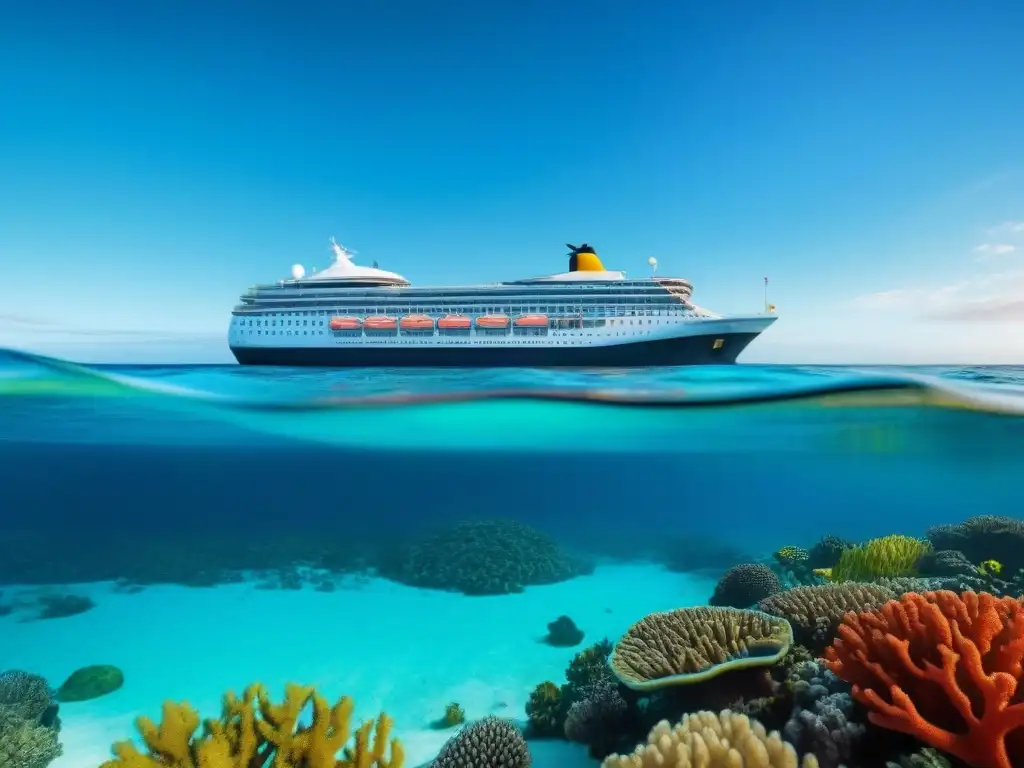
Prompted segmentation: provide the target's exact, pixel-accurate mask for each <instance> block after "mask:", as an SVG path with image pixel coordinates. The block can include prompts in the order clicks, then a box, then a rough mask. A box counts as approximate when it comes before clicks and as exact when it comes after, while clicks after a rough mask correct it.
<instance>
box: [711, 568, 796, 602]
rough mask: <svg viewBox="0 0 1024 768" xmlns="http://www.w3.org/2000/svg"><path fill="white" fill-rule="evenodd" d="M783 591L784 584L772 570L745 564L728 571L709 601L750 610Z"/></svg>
mask: <svg viewBox="0 0 1024 768" xmlns="http://www.w3.org/2000/svg"><path fill="white" fill-rule="evenodd" d="M781 591H782V582H781V581H779V577H778V576H777V575H776V574H775V571H773V570H772V569H771V568H769V567H768V566H767V565H761V564H759V563H743V564H741V565H735V566H733V567H732V568H730V569H729V570H728V571H726V572H725V573H724V574H723V575H722V578H721V579H719V580H718V584H717V585H716V586H715V592H714V594H713V595H712V596H711V599H710V600H709V601H708V602H709V603H710V604H711V605H725V606H731V607H733V608H749V607H750V606H752V605H754V604H755V603H756V602H757V601H758V600H760V599H762V598H765V597H768V595H774V594H776V593H777V592H781Z"/></svg>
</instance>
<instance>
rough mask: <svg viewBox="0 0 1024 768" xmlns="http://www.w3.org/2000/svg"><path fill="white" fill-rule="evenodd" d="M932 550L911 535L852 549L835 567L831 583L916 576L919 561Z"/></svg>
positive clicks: (929, 546)
mask: <svg viewBox="0 0 1024 768" xmlns="http://www.w3.org/2000/svg"><path fill="white" fill-rule="evenodd" d="M929 551H931V544H929V543H928V542H927V541H922V540H921V539H915V538H912V537H910V536H900V535H891V536H883V537H881V538H879V539H871V541H868V542H866V543H864V544H861V545H858V546H855V547H849V548H847V549H844V550H843V553H842V554H841V555H840V556H839V562H838V563H836V564H835V565H834V566H833V567H832V577H831V579H830V580H831V581H833V582H840V581H871V580H873V579H879V578H893V577H898V576H913V575H915V574H916V573H917V561H918V560H919V559H920V558H921V555H923V554H925V553H926V552H929Z"/></svg>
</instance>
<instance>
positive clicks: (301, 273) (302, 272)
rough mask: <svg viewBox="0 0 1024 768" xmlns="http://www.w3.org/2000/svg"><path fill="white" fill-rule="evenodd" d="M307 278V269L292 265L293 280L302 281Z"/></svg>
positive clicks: (299, 265)
mask: <svg viewBox="0 0 1024 768" xmlns="http://www.w3.org/2000/svg"><path fill="white" fill-rule="evenodd" d="M305 276H306V268H305V267H304V266H302V265H301V264H292V279H293V280H301V279H302V278H303V277H305Z"/></svg>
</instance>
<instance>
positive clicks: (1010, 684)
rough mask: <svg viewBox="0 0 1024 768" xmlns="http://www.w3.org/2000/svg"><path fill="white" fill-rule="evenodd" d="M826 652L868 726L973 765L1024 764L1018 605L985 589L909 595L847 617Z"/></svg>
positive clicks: (1023, 628) (1023, 635)
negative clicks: (862, 710)
mask: <svg viewBox="0 0 1024 768" xmlns="http://www.w3.org/2000/svg"><path fill="white" fill-rule="evenodd" d="M838 635H839V636H838V638H837V639H836V641H835V642H834V643H833V645H832V646H831V647H829V648H828V649H827V651H826V659H827V663H828V666H829V668H830V669H831V670H832V672H834V673H835V674H836V675H837V676H838V677H840V678H841V679H843V680H845V681H846V682H848V683H851V684H852V685H853V696H854V698H855V699H857V701H859V702H860V703H861V704H863V705H864V706H865V707H866V708H867V709H868V711H869V714H868V718H869V720H870V721H871V722H872V723H874V724H875V725H877V726H879V727H882V728H887V729H889V730H892V731H896V732H899V733H905V734H908V735H910V736H913V737H914V738H916V739H918V740H920V741H921V742H923V743H925V744H928V745H930V746H932V747H935V748H937V749H940V750H942V751H943V752H948V753H949V754H951V755H954V756H956V757H958V758H960V759H961V760H963V761H964V762H966V763H967V764H968V765H970V766H973V768H1013V766H1014V765H1017V766H1019V765H1021V764H1024V686H1021V685H1020V679H1021V675H1022V660H1024V605H1022V603H1021V601H1020V600H1017V599H1013V598H996V597H994V596H993V595H990V594H987V593H981V594H978V593H975V592H964V593H963V594H962V595H956V594H955V593H953V592H928V593H925V594H923V595H922V594H916V593H909V594H905V595H903V596H902V597H901V598H900V599H899V600H892V601H890V602H888V603H886V604H885V605H884V606H882V607H881V608H879V609H877V610H874V611H868V612H864V613H860V614H853V613H851V614H848V615H847V616H846V617H845V619H844V620H843V623H842V624H841V625H840V627H839V631H838Z"/></svg>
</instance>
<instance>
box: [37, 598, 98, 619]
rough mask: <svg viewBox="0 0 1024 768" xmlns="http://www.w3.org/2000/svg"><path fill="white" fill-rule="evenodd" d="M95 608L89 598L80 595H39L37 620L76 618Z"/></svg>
mask: <svg viewBox="0 0 1024 768" xmlns="http://www.w3.org/2000/svg"><path fill="white" fill-rule="evenodd" d="M95 607H96V603H95V602H93V600H92V598H91V597H84V596H82V595H41V596H40V597H39V612H38V613H37V614H36V619H37V620H45V619H64V618H67V617H68V616H77V615H78V614H80V613H85V612H86V611H90V610H92V609H93V608H95Z"/></svg>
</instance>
